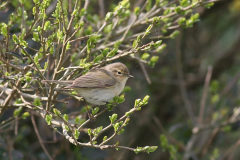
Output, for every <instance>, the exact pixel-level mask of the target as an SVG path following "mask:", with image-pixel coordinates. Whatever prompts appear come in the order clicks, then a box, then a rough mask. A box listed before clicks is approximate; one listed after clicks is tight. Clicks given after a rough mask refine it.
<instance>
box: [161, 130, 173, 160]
mask: <svg viewBox="0 0 240 160" xmlns="http://www.w3.org/2000/svg"><path fill="white" fill-rule="evenodd" d="M160 142H161V147H162V149H163V150H164V151H167V152H169V154H170V158H171V159H176V158H177V147H176V146H174V145H172V144H169V142H168V139H167V137H166V136H165V135H164V134H161V135H160Z"/></svg>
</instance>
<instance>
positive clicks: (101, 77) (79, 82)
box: [66, 69, 117, 88]
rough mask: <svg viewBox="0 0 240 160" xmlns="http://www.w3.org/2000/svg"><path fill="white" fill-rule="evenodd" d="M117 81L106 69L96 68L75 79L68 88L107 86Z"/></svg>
mask: <svg viewBox="0 0 240 160" xmlns="http://www.w3.org/2000/svg"><path fill="white" fill-rule="evenodd" d="M116 83H117V81H116V80H115V79H114V78H113V77H112V76H111V75H110V74H109V73H108V72H107V71H106V70H104V69H95V70H93V71H89V72H88V73H87V74H85V75H83V76H81V77H79V78H77V79H75V81H74V82H73V84H72V85H70V86H67V87H66V88H105V87H111V86H114V85H115V84H116Z"/></svg>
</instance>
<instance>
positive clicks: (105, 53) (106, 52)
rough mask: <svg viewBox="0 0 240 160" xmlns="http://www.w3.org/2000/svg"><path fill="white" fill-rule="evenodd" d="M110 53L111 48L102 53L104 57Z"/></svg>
mask: <svg viewBox="0 0 240 160" xmlns="http://www.w3.org/2000/svg"><path fill="white" fill-rule="evenodd" d="M108 52H109V48H105V49H104V50H103V52H102V55H103V57H105V56H106V55H107V54H108Z"/></svg>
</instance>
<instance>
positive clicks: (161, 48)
mask: <svg viewBox="0 0 240 160" xmlns="http://www.w3.org/2000/svg"><path fill="white" fill-rule="evenodd" d="M166 47H167V45H166V44H162V45H161V46H159V47H158V48H157V52H158V53H161V52H162V51H163V50H164V49H165V48H166Z"/></svg>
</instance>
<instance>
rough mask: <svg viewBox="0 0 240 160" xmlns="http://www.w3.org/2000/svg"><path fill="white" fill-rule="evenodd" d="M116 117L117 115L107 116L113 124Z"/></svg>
mask: <svg viewBox="0 0 240 160" xmlns="http://www.w3.org/2000/svg"><path fill="white" fill-rule="evenodd" d="M117 117H118V115H117V114H113V115H112V116H109V118H110V121H111V123H114V122H115V121H116V119H117Z"/></svg>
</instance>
